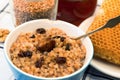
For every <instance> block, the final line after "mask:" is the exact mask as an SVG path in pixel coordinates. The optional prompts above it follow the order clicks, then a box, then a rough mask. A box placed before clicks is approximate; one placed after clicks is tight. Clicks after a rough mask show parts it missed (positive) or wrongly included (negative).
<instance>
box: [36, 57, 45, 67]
mask: <svg viewBox="0 0 120 80" xmlns="http://www.w3.org/2000/svg"><path fill="white" fill-rule="evenodd" d="M43 62H44V58H43V57H41V58H40V59H39V60H37V61H36V62H35V67H36V68H41V67H42V65H43Z"/></svg>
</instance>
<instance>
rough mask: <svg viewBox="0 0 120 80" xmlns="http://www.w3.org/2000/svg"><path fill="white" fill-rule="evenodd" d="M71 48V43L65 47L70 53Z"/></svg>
mask: <svg viewBox="0 0 120 80" xmlns="http://www.w3.org/2000/svg"><path fill="white" fill-rule="evenodd" d="M70 46H71V44H70V43H67V44H66V47H65V50H68V51H69V50H70Z"/></svg>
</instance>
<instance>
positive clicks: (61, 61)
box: [55, 57, 66, 64]
mask: <svg viewBox="0 0 120 80" xmlns="http://www.w3.org/2000/svg"><path fill="white" fill-rule="evenodd" d="M55 60H56V63H58V64H64V63H66V58H65V57H56V58H55Z"/></svg>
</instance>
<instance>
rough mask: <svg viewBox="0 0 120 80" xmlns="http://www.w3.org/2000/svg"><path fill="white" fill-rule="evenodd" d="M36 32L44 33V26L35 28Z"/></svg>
mask: <svg viewBox="0 0 120 80" xmlns="http://www.w3.org/2000/svg"><path fill="white" fill-rule="evenodd" d="M36 32H37V33H39V34H44V33H46V30H45V29H44V28H39V29H37V30H36Z"/></svg>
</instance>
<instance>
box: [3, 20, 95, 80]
mask: <svg viewBox="0 0 120 80" xmlns="http://www.w3.org/2000/svg"><path fill="white" fill-rule="evenodd" d="M44 20H45V21H52V22H53V23H54V22H62V23H64V24H69V25H71V26H73V27H75V28H78V27H76V26H75V25H73V24H71V23H68V22H65V21H61V20H55V21H53V20H48V19H37V20H32V21H28V22H25V23H23V24H21V25H19V26H18V27H16V28H15V29H14V30H12V31H11V32H10V33H9V35H8V36H7V38H6V40H5V43H4V52H5V58H6V60H7V62H8V63H9V64H10V65H11V66H12V68H13V69H15V70H17V71H18V72H20V73H22V74H23V75H26V76H29V77H32V78H35V79H44V80H50V79H53V80H54V79H66V78H70V77H72V76H74V75H77V74H79V73H80V72H82V71H84V70H85V69H86V67H87V66H88V65H89V64H90V62H91V60H92V58H93V44H92V41H91V40H90V38H89V37H86V39H87V40H88V41H89V43H90V45H91V56H90V58H89V61H88V62H87V63H86V64H85V65H83V66H82V67H81V68H80V69H78V70H77V71H75V72H73V73H71V74H70V75H66V76H62V77H55V78H45V77H39V76H35V75H32V74H29V73H26V72H24V71H22V70H21V69H19V68H17V67H16V66H15V65H14V64H13V63H12V61H11V60H10V58H9V56H8V53H7V51H6V50H7V49H6V48H7V43H8V42H9V41H8V40H9V38H10V36H12V35H13V33H14V32H15V31H16V30H19V29H20V28H24V26H25V25H27V24H29V23H32V22H33V23H34V22H39V21H44ZM78 29H79V28H78ZM81 31H82V30H81ZM82 33H84V32H83V31H82Z"/></svg>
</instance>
